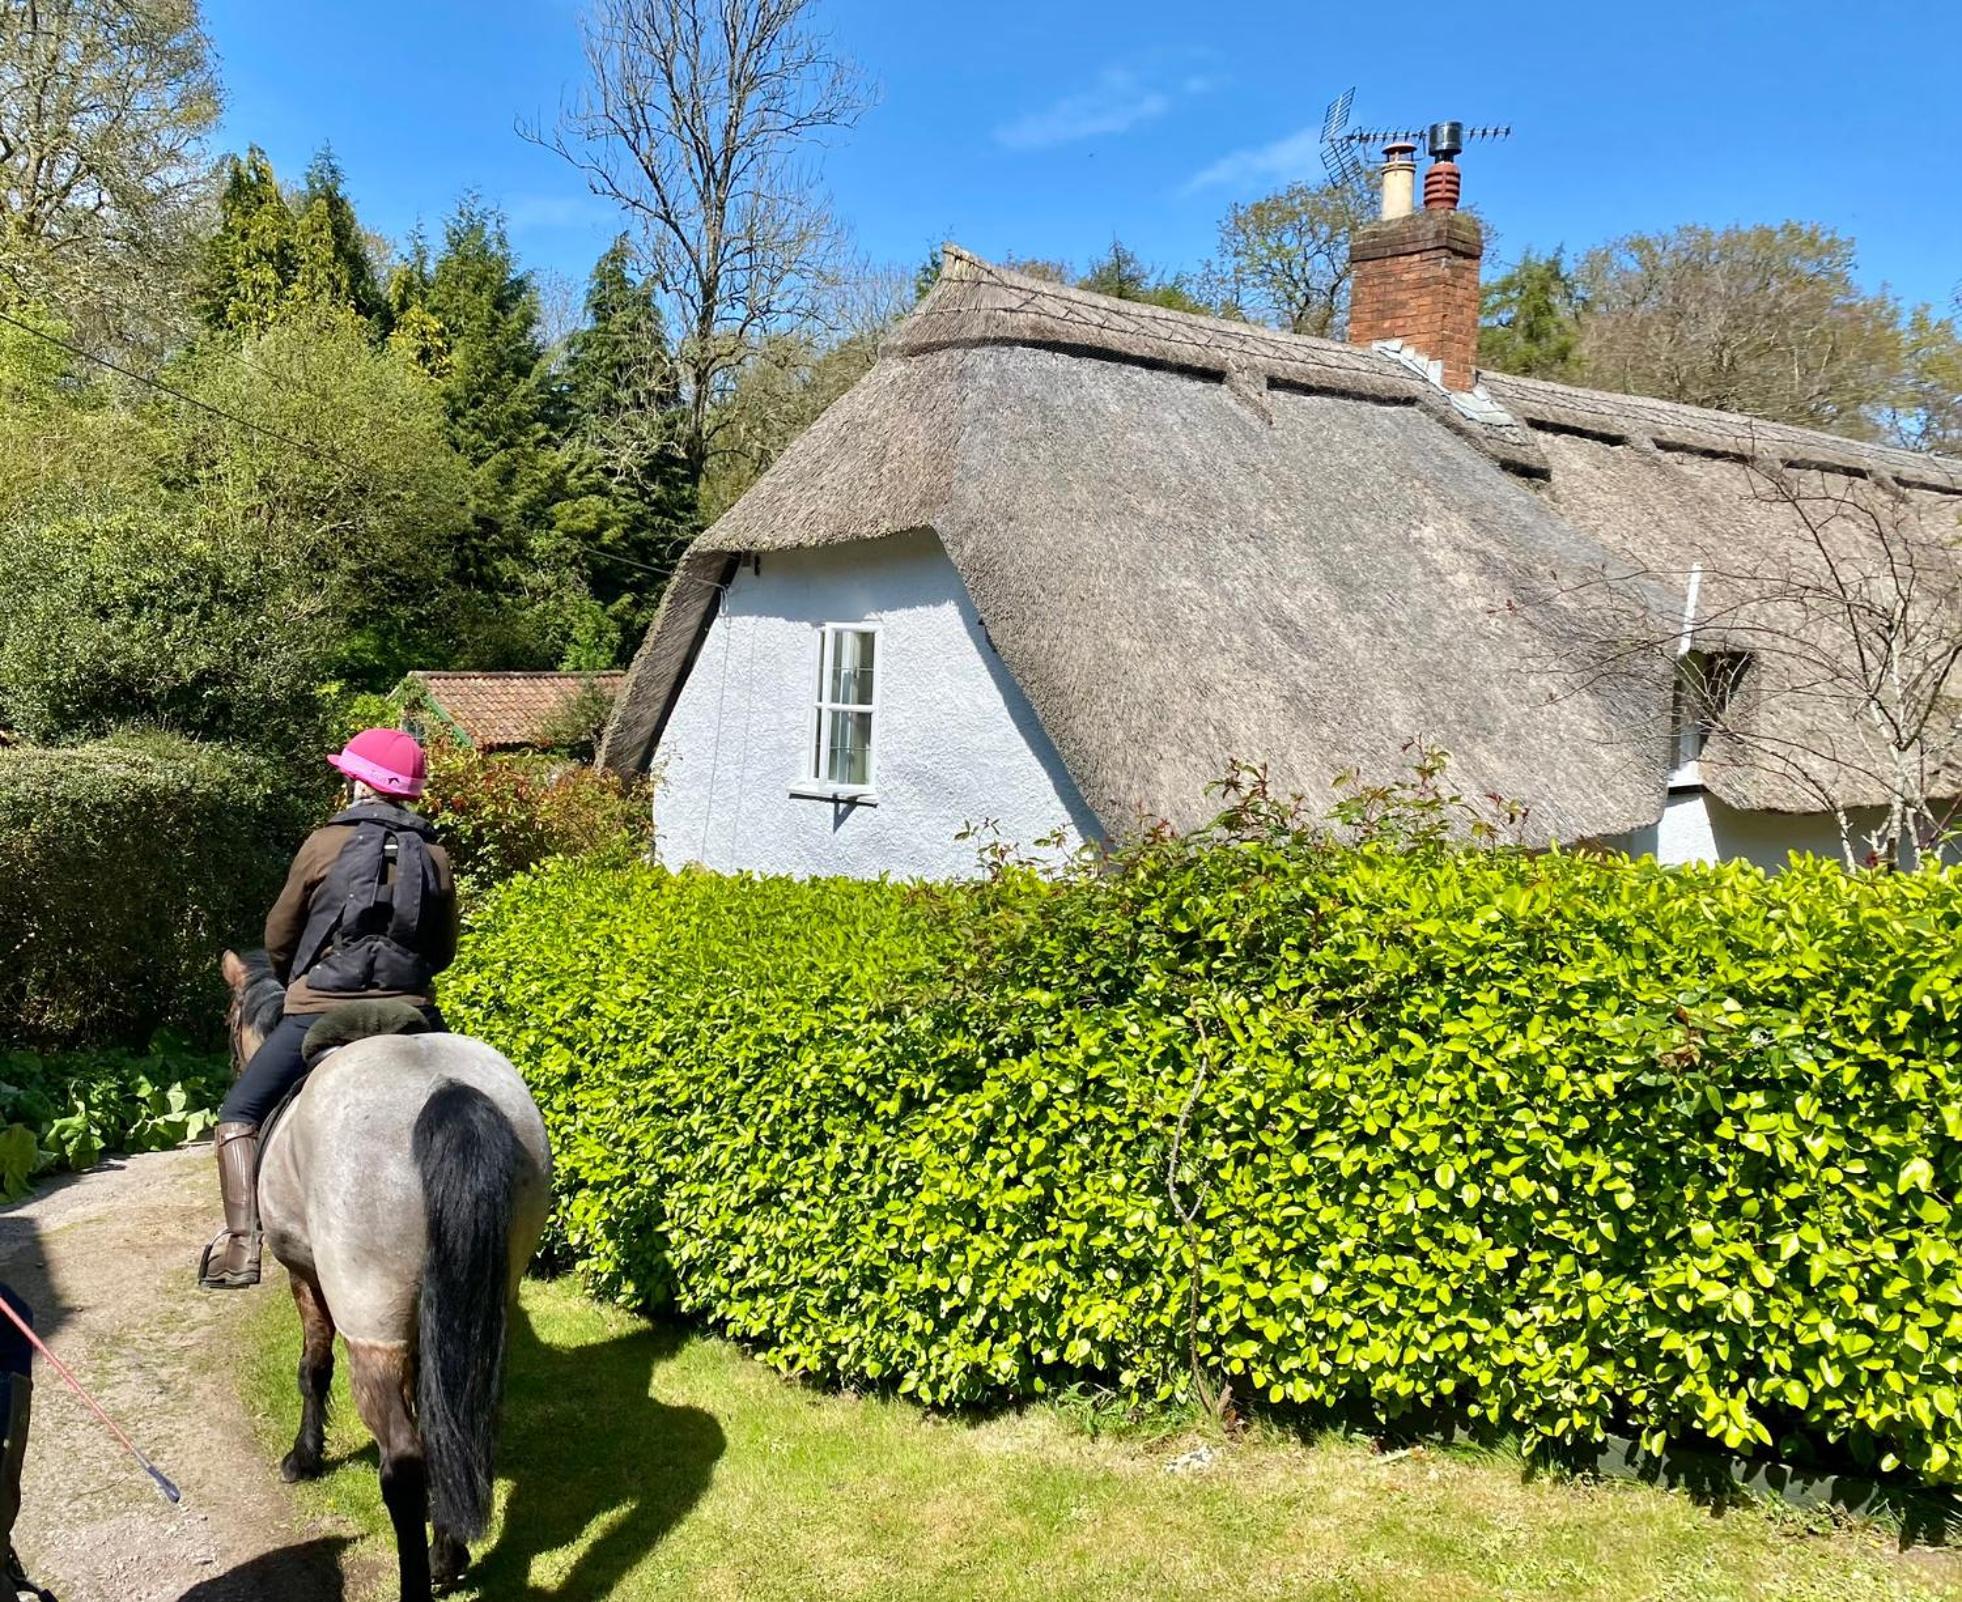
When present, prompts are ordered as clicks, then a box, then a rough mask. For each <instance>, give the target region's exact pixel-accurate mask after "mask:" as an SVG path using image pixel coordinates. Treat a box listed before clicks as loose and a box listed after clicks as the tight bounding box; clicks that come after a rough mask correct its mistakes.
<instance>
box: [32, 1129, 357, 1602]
mask: <svg viewBox="0 0 1962 1602" xmlns="http://www.w3.org/2000/svg"><path fill="white" fill-rule="evenodd" d="M217 1225H218V1195H217V1182H216V1176H215V1174H214V1173H213V1172H212V1162H211V1153H210V1150H209V1148H208V1147H198V1148H194V1149H191V1150H187V1151H174V1152H159V1153H155V1154H153V1155H150V1156H143V1157H132V1158H129V1159H127V1160H125V1161H121V1162H117V1163H115V1164H113V1165H109V1166H106V1167H103V1168H100V1169H98V1170H96V1171H95V1172H93V1173H90V1174H87V1175H84V1176H81V1177H79V1178H69V1179H63V1180H60V1181H57V1182H55V1183H53V1184H51V1185H49V1186H47V1187H45V1188H43V1189H42V1190H39V1191H37V1192H36V1193H35V1194H34V1195H32V1196H30V1197H28V1198H27V1199H26V1200H24V1201H21V1202H17V1203H15V1204H13V1205H11V1206H8V1207H5V1208H0V1278H4V1279H5V1280H7V1281H8V1282H9V1283H10V1284H12V1285H13V1286H14V1287H15V1288H16V1289H17V1290H19V1291H20V1293H21V1294H22V1295H24V1296H25V1297H26V1298H27V1299H28V1300H29V1301H30V1302H31V1303H33V1305H34V1309H35V1313H36V1319H37V1325H38V1327H39V1330H40V1333H41V1334H42V1336H43V1338H44V1339H46V1340H47V1342H48V1344H49V1345H50V1346H52V1347H53V1348H54V1350H55V1352H56V1353H57V1354H58V1355H59V1356H60V1357H61V1358H62V1360H63V1361H64V1362H66V1363H67V1364H68V1366H69V1367H70V1368H71V1369H73V1370H74V1371H75V1373H76V1375H77V1377H79V1378H80V1379H81V1381H82V1383H83V1384H84V1385H86V1386H88V1387H89V1389H90V1390H91V1391H92V1392H93V1393H94V1394H95V1396H96V1397H97V1399H98V1400H99V1401H100V1402H101V1403H102V1405H103V1406H104V1407H105V1408H106V1409H107V1410H108V1412H109V1414H110V1416H111V1417H112V1418H114V1419H115V1420H116V1422H117V1423H118V1424H120V1425H121V1426H122V1427H123V1429H125V1430H126V1431H128V1433H129V1434H130V1436H131V1437H132V1438H133V1439H134V1440H135V1441H136V1443H137V1444H138V1445H139V1446H141V1447H142V1448H143V1450H144V1451H145V1452H147V1453H148V1454H149V1455H150V1457H151V1458H152V1459H153V1460H154V1461H155V1462H156V1464H157V1466H158V1467H159V1468H161V1469H162V1470H163V1471H164V1472H165V1473H166V1474H168V1475H170V1476H171V1478H173V1479H174V1480H175V1481H176V1482H177V1484H178V1485H179V1487H181V1489H182V1490H183V1493H184V1500H183V1502H182V1504H181V1505H179V1506H176V1507H172V1506H171V1505H169V1504H168V1503H166V1502H165V1501H164V1499H163V1498H162V1497H161V1496H159V1495H158V1494H157V1492H156V1491H155V1490H154V1489H152V1488H151V1486H150V1483H149V1481H148V1480H147V1479H146V1478H145V1477H144V1476H143V1474H142V1472H141V1470H139V1469H137V1468H136V1467H135V1465H134V1464H133V1463H132V1462H131V1460H130V1459H129V1458H128V1457H127V1456H126V1455H125V1454H124V1453H123V1451H122V1449H121V1448H120V1447H119V1446H117V1445H116V1443H115V1441H114V1439H113V1438H112V1437H111V1436H110V1435H109V1434H108V1432H107V1431H105V1430H104V1429H103V1428H102V1426H101V1425H100V1424H98V1423H97V1422H96V1421H95V1419H94V1418H93V1417H92V1416H91V1415H90V1414H89V1413H88V1412H87V1410H86V1409H84V1408H83V1406H82V1404H81V1403H80V1402H79V1401H77V1400H76V1398H75V1397H74V1396H73V1395H72V1394H71V1393H70V1392H69V1391H68V1390H67V1389H66V1388H65V1387H64V1386H63V1385H62V1384H61V1382H60V1380H59V1379H57V1378H56V1377H55V1375H54V1374H52V1373H51V1372H48V1371H46V1369H45V1366H44V1365H42V1364H40V1363H38V1362H37V1363H36V1365H35V1367H36V1373H35V1387H34V1427H33V1433H32V1437H31V1442H30V1446H29V1451H28V1460H27V1473H26V1481H25V1486H24V1494H23V1507H22V1512H21V1518H20V1525H19V1527H18V1528H17V1529H16V1531H15V1545H16V1546H17V1547H18V1548H19V1550H20V1552H21V1555H22V1557H23V1558H25V1559H26V1561H27V1564H28V1569H29V1572H30V1573H32V1574H33V1575H34V1576H35V1578H36V1579H38V1580H39V1581H40V1582H41V1583H42V1584H43V1585H46V1586H48V1587H50V1588H51V1589H52V1590H53V1591H54V1592H55V1593H56V1595H58V1596H59V1597H60V1598H61V1602H261V1599H264V1602H273V1599H277V1602H342V1599H351V1598H354V1597H356V1596H359V1595H361V1594H363V1592H364V1591H365V1590H366V1589H368V1581H369V1580H371V1579H372V1578H373V1577H372V1576H366V1575H353V1574H344V1573H343V1563H342V1552H343V1550H344V1549H345V1548H346V1547H347V1546H348V1545H349V1538H350V1536H351V1535H352V1533H353V1532H352V1531H351V1530H341V1529H335V1528H332V1527H328V1526H324V1525H321V1524H319V1523H318V1522H309V1521H307V1520H305V1519H303V1518H302V1517H301V1515H300V1514H299V1513H298V1511H297V1510H296V1508H295V1506H294V1504H293V1502H292V1500H291V1498H290V1497H289V1495H288V1494H287V1492H286V1488H285V1487H284V1486H283V1485H282V1484H281V1483H280V1480H279V1474H278V1469H277V1465H276V1463H275V1461H274V1459H273V1457H272V1456H271V1455H270V1454H268V1453H267V1452H266V1451H265V1450H264V1449H263V1448H262V1447H261V1446H260V1444H259V1442H258V1440H257V1438H256V1437H255V1435H254V1433H253V1429H252V1425H251V1422H250V1420H249V1419H248V1417H247V1415H246V1411H245V1407H244V1404H243V1402H242V1401H241V1400H240V1398H239V1395H238V1390H237V1385H236V1379H235V1376H236V1368H237V1357H238V1354H239V1353H240V1351H241V1349H242V1346H243V1342H244V1334H243V1320H244V1315H245V1314H246V1313H247V1312H248V1311H249V1305H248V1304H249V1303H250V1302H251V1301H252V1299H253V1298H254V1297H266V1296H271V1297H277V1298H279V1299H280V1300H281V1301H284V1300H285V1299H286V1286H285V1276H284V1275H283V1274H282V1273H280V1272H279V1271H278V1270H277V1269H275V1268H274V1267H273V1265H272V1263H271V1261H270V1259H268V1262H267V1268H268V1274H267V1283H266V1284H264V1285H263V1286H261V1287H260V1288H259V1289H258V1290H256V1291H250V1292H231V1293H228V1294H210V1293H207V1292H202V1291H199V1290H197V1289H196V1287H195V1285H194V1283H193V1274H192V1269H193V1266H194V1265H195V1263H196V1261H197V1252H198V1248H199V1247H200V1246H201V1245H202V1244H203V1242H204V1241H206V1240H208V1239H209V1238H210V1236H211V1232H212V1231H213V1230H214V1229H215V1228H216V1227H217Z"/></svg>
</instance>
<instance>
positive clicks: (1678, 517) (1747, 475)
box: [1485, 374, 1962, 812]
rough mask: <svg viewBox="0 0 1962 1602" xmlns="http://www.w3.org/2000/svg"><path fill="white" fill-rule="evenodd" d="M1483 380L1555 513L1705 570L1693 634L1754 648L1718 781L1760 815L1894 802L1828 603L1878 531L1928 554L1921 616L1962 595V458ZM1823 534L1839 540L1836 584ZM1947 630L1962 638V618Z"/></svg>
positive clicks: (1558, 387)
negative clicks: (1537, 471) (1512, 425)
mask: <svg viewBox="0 0 1962 1602" xmlns="http://www.w3.org/2000/svg"><path fill="white" fill-rule="evenodd" d="M1485 384H1486V387H1487V389H1488V390H1489V392H1490V393H1491V395H1492V397H1493V398H1494V399H1495V400H1497V401H1498V402H1499V403H1500V405H1502V406H1503V407H1504V408H1505V409H1506V410H1507V411H1508V412H1509V413H1510V414H1511V415H1512V416H1514V417H1516V418H1518V419H1520V420H1521V421H1522V422H1524V423H1525V424H1526V425H1527V426H1529V427H1530V428H1531V429H1532V430H1533V433H1534V435H1535V438H1536V441H1537V445H1538V448H1539V450H1540V452H1541V453H1542V455H1543V456H1544V458H1545V461H1546V463H1547V467H1548V476H1547V478H1546V479H1545V480H1544V481H1542V493H1543V494H1544V495H1545V497H1546V499H1547V501H1548V503H1549V504H1550V505H1551V506H1552V507H1553V508H1554V509H1555V510H1556V511H1557V512H1558V513H1559V514H1560V515H1561V517H1563V518H1564V519H1565V520H1566V521H1568V522H1569V523H1571V524H1573V525H1574V526H1576V527H1578V528H1581V529H1585V530H1586V531H1587V532H1588V533H1590V534H1592V535H1594V536H1595V537H1596V538H1598V539H1599V540H1601V541H1602V543H1603V544H1606V545H1608V546H1610V547H1612V548H1613V549H1615V550H1616V551H1618V552H1620V553H1622V554H1624V555H1625V556H1626V557H1627V558H1628V561H1629V566H1630V569H1631V570H1639V571H1641V572H1643V573H1645V574H1647V575H1649V576H1651V577H1653V578H1655V579H1656V580H1657V581H1658V582H1662V583H1665V584H1667V585H1669V586H1670V587H1671V588H1674V589H1677V590H1679V591H1680V590H1682V589H1684V588H1685V587H1686V585H1687V582H1688V579H1689V576H1690V574H1691V573H1692V572H1696V571H1698V570H1700V572H1701V578H1700V581H1699V594H1698V597H1697V608H1696V611H1697V636H1696V637H1697V643H1698V644H1699V645H1702V646H1706V647H1708V648H1711V649H1718V650H1721V649H1725V648H1733V649H1739V650H1744V651H1749V652H1751V653H1752V654H1753V657H1754V664H1755V665H1754V667H1753V669H1752V674H1751V677H1750V678H1749V679H1747V681H1746V684H1745V687H1744V694H1745V697H1746V699H1745V701H1744V703H1743V704H1742V705H1741V706H1740V707H1739V708H1738V709H1737V717H1736V718H1735V720H1734V721H1735V723H1736V724H1737V725H1738V728H1739V732H1740V734H1741V735H1742V736H1743V738H1738V737H1733V736H1727V735H1719V736H1718V737H1717V738H1715V739H1714V740H1713V741H1712V742H1711V745H1710V747H1709V749H1708V750H1707V751H1706V752H1705V754H1704V758H1703V761H1702V762H1701V764H1700V767H1701V770H1702V772H1701V776H1702V779H1703V782H1704V784H1705V785H1706V786H1707V787H1708V788H1709V789H1710V790H1711V791H1712V793H1714V794H1715V795H1716V796H1717V797H1718V798H1719V799H1720V800H1722V801H1724V802H1726V803H1728V804H1729V805H1731V806H1734V807H1740V808H1747V809H1755V810H1764V811H1789V812H1813V811H1819V810H1822V809H1823V807H1824V806H1825V805H1826V803H1827V801H1828V800H1829V799H1830V800H1833V801H1837V802H1839V803H1840V804H1842V805H1847V806H1859V805H1871V804H1879V803H1881V802H1883V801H1884V800H1885V796H1886V787H1885V785H1884V784H1883V783H1882V782H1881V774H1882V772H1883V771H1884V769H1885V767H1886V765H1887V763H1888V761H1889V756H1888V753H1886V751H1885V750H1884V749H1883V748H1882V747H1881V745H1880V743H1879V741H1878V739H1877V737H1876V734H1875V731H1874V730H1873V728H1872V727H1871V726H1870V725H1869V724H1867V723H1866V722H1865V721H1863V720H1862V718H1861V717H1860V716H1859V715H1858V703H1857V702H1856V701H1855V700H1854V699H1853V698H1852V696H1851V695H1850V693H1849V686H1848V682H1847V681H1848V679H1849V678H1851V677H1852V676H1853V671H1854V664H1853V663H1851V662H1850V661H1847V660H1845V659H1846V657H1847V656H1848V654H1849V651H1850V644H1851V640H1850V635H1849V634H1848V632H1847V630H1846V628H1845V627H1844V626H1843V624H1842V622H1841V620H1840V619H1839V618H1838V617H1837V616H1836V615H1833V614H1835V613H1836V611H1837V608H1836V607H1835V606H1834V605H1833V601H1834V599H1835V597H1836V596H1837V595H1839V594H1840V593H1843V592H1844V591H1846V590H1848V589H1852V588H1854V587H1855V585H1854V583H1853V582H1852V579H1851V578H1850V577H1847V576H1845V575H1853V574H1857V573H1859V572H1861V571H1862V570H1865V571H1874V570H1876V569H1877V568H1878V567H1879V565H1880V562H1881V560H1882V558H1883V557H1884V556H1885V555H1886V554H1887V553H1886V552H1883V550H1882V549H1881V547H1880V546H1879V544H1878V543H1877V542H1878V541H1879V540H1880V539H1881V538H1883V537H1884V538H1885V539H1886V540H1887V541H1889V542H1890V544H1891V546H1892V555H1893V556H1894V557H1895V558H1897V559H1898V558H1901V557H1907V558H1909V559H1911V560H1912V561H1914V562H1915V563H1917V564H1919V565H1920V567H1921V569H1922V571H1921V573H1920V574H1919V576H1918V578H1917V584H1918V586H1919V590H1920V599H1919V605H1920V607H1921V608H1922V617H1923V620H1924V621H1925V622H1926V623H1928V624H1935V623H1936V622H1938V620H1939V618H1940V616H1941V615H1943V613H1944V612H1945V611H1946V609H1947V608H1948V607H1949V606H1950V605H1951V604H1952V603H1953V602H1955V601H1956V600H1958V599H1962V567H1958V563H1957V559H1956V557H1957V547H1958V544H1962V463H1958V462H1955V461H1952V460H1949V459H1947V458H1944V457H1939V456H1931V455H1927V454H1923V453H1921V452H1916V451H1905V450H1897V449H1890V448H1888V447H1886V446H1879V445H1869V444H1864V443H1862V442H1860V441H1856V440H1850V439H1843V438H1841V437H1839V436H1837V435H1833V434H1824V433H1820V432H1818V431H1816V430H1813V429H1803V428H1793V427H1791V426H1790V425H1788V424H1782V423H1768V422H1765V421H1763V420H1762V419H1758V418H1751V417H1744V416H1739V415H1736V414H1734V413H1729V412H1719V411H1711V410H1709V409H1707V408H1703V407H1696V406H1682V405H1677V404H1675V403H1673V402H1669V401H1658V400H1651V399H1648V398H1646V397H1643V396H1636V395H1617V394H1608V393H1603V392H1600V391H1596V390H1586V389H1578V388H1575V387H1573V386H1571V385H1566V384H1551V383H1546V382H1543V381H1540V380H1536V379H1528V378H1508V377H1504V376H1500V375H1496V374H1495V375H1492V376H1490V377H1488V378H1487V379H1486V380H1485ZM1808 523H1810V525H1811V526H1810V527H1808ZM1883 531H1884V533H1883ZM1815 532H1816V533H1819V534H1822V535H1823V536H1824V537H1825V538H1826V539H1827V540H1828V542H1829V543H1831V544H1834V545H1840V546H1843V547H1845V549H1844V550H1843V552H1842V554H1843V555H1845V556H1846V557H1847V558H1848V559H1849V560H1848V565H1847V567H1846V568H1845V569H1844V570H1843V576H1842V577H1841V578H1840V579H1838V580H1834V579H1831V578H1829V577H1828V575H1827V573H1826V569H1825V565H1824V561H1823V558H1822V554H1821V551H1820V549H1819V546H1818V543H1817V541H1816V540H1815V537H1814V535H1815ZM1856 545H1864V546H1865V551H1864V553H1862V552H1860V551H1858V550H1854V549H1852V548H1851V547H1853V546H1856ZM1882 588H1883V589H1885V590H1888V591H1889V592H1890V593H1891V590H1892V586H1891V584H1888V585H1883V586H1882ZM1952 630H1953V632H1954V633H1955V634H1956V635H1958V636H1962V616H1954V617H1953V623H1952ZM1808 637H1809V638H1808ZM1815 647H1816V649H1815ZM1955 787H1956V786H1955V784H1954V781H1953V780H1950V781H1948V782H1947V783H1945V784H1936V785H1932V786H1931V789H1932V790H1934V791H1935V792H1937V793H1954V789H1955Z"/></svg>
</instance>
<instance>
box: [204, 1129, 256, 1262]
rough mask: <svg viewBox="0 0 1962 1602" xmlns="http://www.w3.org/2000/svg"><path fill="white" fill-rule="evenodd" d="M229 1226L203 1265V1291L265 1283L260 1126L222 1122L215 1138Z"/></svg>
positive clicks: (214, 1147)
mask: <svg viewBox="0 0 1962 1602" xmlns="http://www.w3.org/2000/svg"><path fill="white" fill-rule="evenodd" d="M211 1145H212V1149H213V1150H214V1151H215V1152H216V1153H217V1154H218V1188H219V1190H220V1191H222V1192H223V1194H224V1198H225V1227H224V1228H223V1229H222V1230H220V1231H219V1233H218V1238H217V1239H216V1240H214V1241H212V1243H211V1244H210V1245H209V1246H207V1247H205V1249H204V1258H203V1260H202V1261H201V1262H200V1263H199V1264H198V1288H199V1289H200V1290H244V1289H245V1288H246V1287H247V1286H248V1285H256V1284H258V1283H259V1197H258V1184H259V1126H258V1125H257V1124H220V1125H219V1126H218V1128H217V1130H216V1131H215V1133H214V1134H213V1135H212V1137H211Z"/></svg>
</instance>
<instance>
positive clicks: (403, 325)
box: [387, 223, 450, 378]
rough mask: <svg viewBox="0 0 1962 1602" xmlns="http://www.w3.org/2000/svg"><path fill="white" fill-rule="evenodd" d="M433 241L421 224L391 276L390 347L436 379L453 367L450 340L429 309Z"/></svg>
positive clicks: (389, 300) (410, 237) (389, 296)
mask: <svg viewBox="0 0 1962 1602" xmlns="http://www.w3.org/2000/svg"><path fill="white" fill-rule="evenodd" d="M429 280H430V267H429V241H428V240H427V239H425V238H424V237H423V232H422V225H421V224H420V223H418V224H417V225H416V229H415V231H414V232H413V233H412V234H410V235H409V249H408V253H407V255H406V256H405V257H404V258H403V259H402V260H401V261H399V262H397V263H396V264H395V268H394V270H393V271H392V272H390V273H389V275H388V308H387V309H388V346H389V349H390V350H392V351H394V352H395V353H396V355H398V356H401V357H403V358H404V359H405V360H407V361H410V362H413V363H414V364H415V365H416V366H417V367H420V368H421V369H422V370H423V371H424V372H425V373H427V374H429V376H430V377H432V378H441V377H443V376H444V375H445V374H447V373H448V372H449V370H450V347H449V341H448V339H447V338H446V336H445V335H444V332H443V325H442V324H441V323H439V322H438V321H437V320H436V315H435V313H433V312H432V311H430V309H429Z"/></svg>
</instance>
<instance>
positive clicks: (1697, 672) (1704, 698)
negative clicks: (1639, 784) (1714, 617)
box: [1670, 651, 1751, 783]
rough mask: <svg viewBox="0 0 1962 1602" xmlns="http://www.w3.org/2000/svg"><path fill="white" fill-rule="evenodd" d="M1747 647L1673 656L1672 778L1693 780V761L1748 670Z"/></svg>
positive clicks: (1749, 660)
mask: <svg viewBox="0 0 1962 1602" xmlns="http://www.w3.org/2000/svg"><path fill="white" fill-rule="evenodd" d="M1750 665H1751V656H1750V653H1749V652H1748V651H1685V652H1683V654H1682V655H1681V656H1679V657H1677V659H1676V701H1675V708H1674V711H1673V714H1672V718H1671V723H1672V727H1673V732H1674V737H1675V771H1674V772H1673V773H1672V774H1671V775H1670V777H1671V779H1672V781H1675V782H1683V783H1694V782H1696V777H1697V774H1696V764H1697V762H1698V761H1699V760H1700V759H1701V758H1702V756H1703V747H1704V744H1705V742H1706V741H1708V739H1709V738H1710V735H1711V734H1712V733H1713V732H1714V731H1715V730H1716V729H1718V728H1720V727H1722V725H1723V721H1724V717H1725V714H1726V713H1727V712H1728V711H1729V710H1730V706H1731V702H1732V701H1733V700H1734V699H1735V698H1736V695H1737V690H1738V686H1739V685H1741V684H1742V683H1743V681H1744V675H1745V673H1746V672H1747V671H1749V669H1750Z"/></svg>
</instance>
